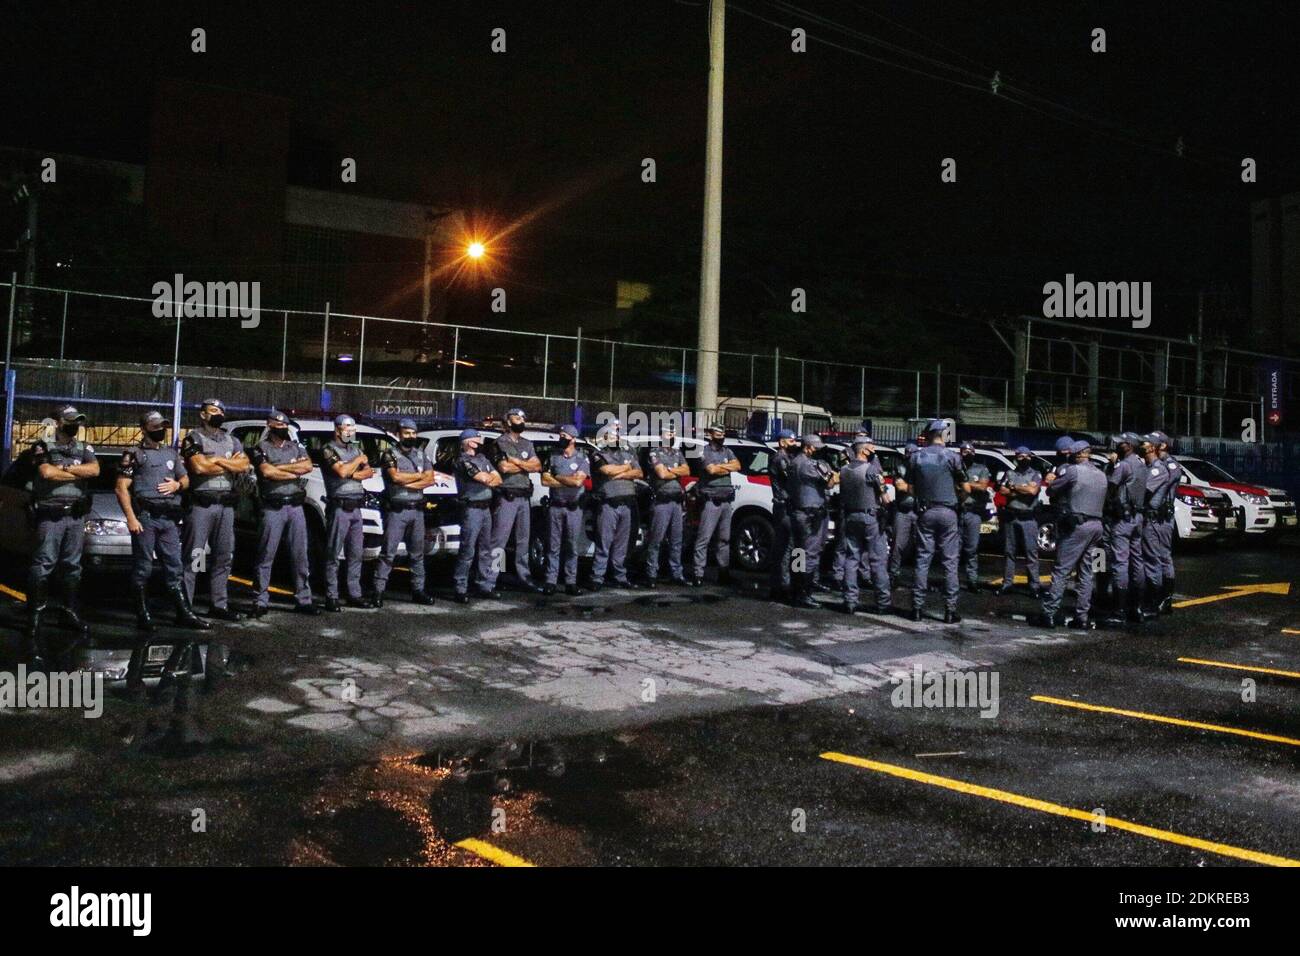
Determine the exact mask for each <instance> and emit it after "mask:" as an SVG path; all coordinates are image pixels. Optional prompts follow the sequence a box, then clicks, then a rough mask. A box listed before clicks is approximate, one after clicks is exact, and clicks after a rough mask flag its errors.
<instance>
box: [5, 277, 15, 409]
mask: <svg viewBox="0 0 1300 956" xmlns="http://www.w3.org/2000/svg"><path fill="white" fill-rule="evenodd" d="M17 298H18V273H17V272H15V273H13V274H12V275H11V276H10V277H9V326H8V328H7V330H6V331H5V387H6V388H8V387H9V368H10V366H11V364H12V362H11V361H10V359H11V357H12V355H13V350H14V301H15V300H16V299H17Z"/></svg>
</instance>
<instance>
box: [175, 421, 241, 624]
mask: <svg viewBox="0 0 1300 956" xmlns="http://www.w3.org/2000/svg"><path fill="white" fill-rule="evenodd" d="M199 420H200V423H199V427H198V428H194V429H191V430H190V432H189V434H187V435H186V436H185V440H184V441H183V442H181V457H182V458H183V459H184V460H185V470H186V472H188V473H189V476H190V487H189V491H188V493H187V494H188V498H189V511H188V512H187V513H186V515H185V553H184V562H185V596H186V597H188V598H189V600H190V603H191V604H192V603H193V602H194V582H195V579H196V578H197V577H198V576H199V572H200V571H202V570H204V569H205V566H206V570H207V572H208V617H212V618H216V619H217V620H221V621H238V620H240V619H241V618H242V617H243V615H242V614H240V613H239V612H238V611H235V610H234V609H232V608H231V607H230V605H229V595H228V593H227V589H228V582H229V579H230V567H231V564H232V563H233V561H234V557H235V504H236V502H237V500H238V498H239V493H238V491H237V489H236V484H235V483H236V481H237V480H238V478H239V476H240V475H243V474H246V473H247V472H248V470H249V468H250V467H251V465H250V463H249V461H248V456H247V455H246V454H244V449H243V447H242V446H241V445H240V444H239V442H238V441H236V440H235V438H234V436H232V435H231V434H230V433H229V432H227V431H224V430H223V429H222V427H221V425H222V423H223V422H224V421H225V420H226V406H225V405H224V404H222V401H221V399H219V398H209V399H205V400H204V401H203V402H202V403H201V404H200V405H199ZM205 550H207V551H209V552H210V553H208V554H206V555H205V554H204V552H205Z"/></svg>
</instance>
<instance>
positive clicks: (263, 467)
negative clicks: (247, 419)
mask: <svg viewBox="0 0 1300 956" xmlns="http://www.w3.org/2000/svg"><path fill="white" fill-rule="evenodd" d="M248 459H249V461H251V462H252V463H253V471H254V473H255V474H256V475H257V490H258V496H259V499H260V505H259V507H260V509H261V520H260V522H259V523H258V532H257V572H256V578H257V580H256V582H255V585H256V587H257V599H256V603H255V604H254V605H253V611H252V615H253V617H263V616H264V615H265V614H266V613H267V612H268V611H269V610H270V607H271V566H272V565H273V564H274V563H275V553H276V552H277V551H278V550H279V549H280V541H281V539H284V540H285V541H287V542H288V544H289V560H290V561H291V562H292V564H293V578H294V595H293V597H294V610H295V611H297V612H298V613H299V614H319V613H320V608H318V607H316V605H315V604H314V603H312V597H311V559H310V557H309V554H308V550H307V518H306V515H305V514H304V513H303V510H302V506H303V503H304V502H305V501H306V500H307V490H306V489H307V475H309V474H310V473H311V470H312V467H313V466H312V462H311V458H310V456H308V454H307V449H306V448H305V447H303V445H302V444H301V443H300V442H298V441H297V440H296V439H294V438H291V437H290V436H289V416H288V415H286V414H285V413H284V412H279V411H275V410H274V409H272V411H271V414H270V415H269V416H267V419H266V437H264V438H263V439H262V440H261V441H260V442H258V443H257V444H256V445H254V446H253V448H252V449H251V450H250V451H249V453H248Z"/></svg>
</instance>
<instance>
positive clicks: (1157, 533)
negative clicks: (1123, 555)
mask: <svg viewBox="0 0 1300 956" xmlns="http://www.w3.org/2000/svg"><path fill="white" fill-rule="evenodd" d="M1142 572H1143V576H1144V577H1145V578H1146V587H1147V589H1148V590H1149V591H1151V592H1152V593H1153V594H1156V595H1159V594H1160V589H1161V587H1163V586H1164V581H1165V578H1172V577H1173V576H1174V519H1173V518H1169V519H1164V518H1153V517H1151V516H1150V515H1148V516H1147V519H1146V524H1145V525H1144V527H1143V528H1142ZM1157 600H1158V598H1157Z"/></svg>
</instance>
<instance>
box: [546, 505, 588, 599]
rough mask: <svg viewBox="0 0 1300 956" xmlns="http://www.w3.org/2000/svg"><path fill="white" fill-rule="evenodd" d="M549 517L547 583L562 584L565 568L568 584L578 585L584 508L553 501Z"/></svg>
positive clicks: (565, 579) (549, 509)
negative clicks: (579, 539) (580, 535)
mask: <svg viewBox="0 0 1300 956" xmlns="http://www.w3.org/2000/svg"><path fill="white" fill-rule="evenodd" d="M547 511H549V512H550V515H549V516H548V522H549V529H548V530H549V535H548V537H547V541H546V583H547V584H559V583H560V568H561V566H563V568H564V581H565V583H566V584H577V583H578V536H579V534H580V533H581V531H582V506H581V505H580V504H577V503H576V502H575V503H574V505H573V506H572V507H568V506H567V505H563V504H557V503H556V502H554V501H552V502H551V506H550V508H548V509H547Z"/></svg>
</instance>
